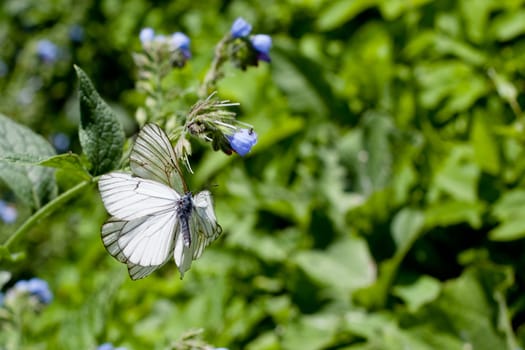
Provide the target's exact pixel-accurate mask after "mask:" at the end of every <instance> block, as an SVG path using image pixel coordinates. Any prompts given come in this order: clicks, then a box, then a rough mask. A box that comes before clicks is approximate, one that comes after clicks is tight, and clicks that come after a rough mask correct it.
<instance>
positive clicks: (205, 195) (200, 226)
mask: <svg viewBox="0 0 525 350" xmlns="http://www.w3.org/2000/svg"><path fill="white" fill-rule="evenodd" d="M189 224H190V234H191V245H190V246H189V247H187V246H185V244H184V239H183V234H182V232H179V233H178V235H177V237H176V238H175V248H174V250H173V254H174V259H175V263H176V264H177V267H178V268H179V272H180V275H181V279H182V278H183V277H184V273H185V272H186V271H188V270H189V269H190V267H191V263H192V261H193V260H196V259H198V258H199V257H200V256H201V255H202V252H203V251H204V248H206V247H207V246H208V245H209V244H210V243H211V242H213V241H214V240H215V239H217V237H219V235H220V234H221V232H222V228H221V226H220V225H219V224H218V223H217V219H216V217H215V211H214V210H213V201H212V197H211V194H210V192H209V191H202V192H199V193H198V194H197V195H196V196H195V197H194V198H193V205H192V214H191V217H190V222H189Z"/></svg>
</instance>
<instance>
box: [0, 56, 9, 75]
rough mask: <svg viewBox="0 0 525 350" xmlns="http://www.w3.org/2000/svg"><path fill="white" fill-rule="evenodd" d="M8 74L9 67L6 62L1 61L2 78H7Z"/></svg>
mask: <svg viewBox="0 0 525 350" xmlns="http://www.w3.org/2000/svg"><path fill="white" fill-rule="evenodd" d="M8 72H9V67H8V66H7V64H6V63H5V62H4V61H2V60H0V78H2V77H5V76H6V75H7V73H8Z"/></svg>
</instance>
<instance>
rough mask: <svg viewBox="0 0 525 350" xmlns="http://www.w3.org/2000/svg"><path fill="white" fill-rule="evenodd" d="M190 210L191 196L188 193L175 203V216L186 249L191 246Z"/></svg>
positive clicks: (191, 208) (191, 207) (191, 206)
mask: <svg viewBox="0 0 525 350" xmlns="http://www.w3.org/2000/svg"><path fill="white" fill-rule="evenodd" d="M192 210H193V196H192V194H191V192H188V193H186V194H185V195H184V196H182V197H181V198H180V199H179V200H178V201H177V215H178V217H179V221H180V232H181V234H182V237H183V239H184V245H185V246H186V247H189V246H190V245H191V234H190V219H191V212H192Z"/></svg>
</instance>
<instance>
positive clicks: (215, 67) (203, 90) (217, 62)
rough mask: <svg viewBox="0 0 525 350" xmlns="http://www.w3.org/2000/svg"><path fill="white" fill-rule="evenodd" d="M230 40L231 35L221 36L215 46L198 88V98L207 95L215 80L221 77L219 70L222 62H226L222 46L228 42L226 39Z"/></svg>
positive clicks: (215, 82)
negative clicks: (211, 59)
mask: <svg viewBox="0 0 525 350" xmlns="http://www.w3.org/2000/svg"><path fill="white" fill-rule="evenodd" d="M230 40H231V36H230V35H229V34H228V35H226V36H225V37H224V38H222V39H221V41H219V43H218V44H217V46H216V47H215V57H213V62H212V63H211V67H210V69H209V70H208V73H206V77H205V78H204V82H203V83H202V85H201V87H200V89H199V97H200V98H206V97H208V94H209V93H210V90H212V89H213V88H214V87H215V85H216V84H217V80H219V78H220V77H221V72H220V70H221V67H222V65H223V63H224V62H226V55H225V53H224V47H225V46H226V43H228V41H230Z"/></svg>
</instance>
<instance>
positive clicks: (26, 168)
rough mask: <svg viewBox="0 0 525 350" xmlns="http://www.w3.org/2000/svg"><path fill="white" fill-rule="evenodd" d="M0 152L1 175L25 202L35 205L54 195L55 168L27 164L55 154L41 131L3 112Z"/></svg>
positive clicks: (28, 204)
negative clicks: (39, 133)
mask: <svg viewBox="0 0 525 350" xmlns="http://www.w3.org/2000/svg"><path fill="white" fill-rule="evenodd" d="M0 154H2V158H4V161H0V178H1V179H2V180H3V181H4V183H5V184H6V186H8V187H9V188H10V189H11V190H12V191H13V192H14V193H15V195H16V196H17V197H18V198H19V199H20V200H21V201H22V202H23V203H24V204H25V205H27V206H28V207H30V208H32V209H38V208H40V207H41V206H43V205H44V204H45V203H47V202H48V201H49V200H50V199H52V198H53V197H55V196H56V193H57V187H56V183H55V177H54V171H53V170H52V169H46V168H42V167H38V166H35V165H29V164H30V163H31V161H30V160H37V159H39V160H40V159H42V158H44V157H45V158H47V157H49V156H52V155H54V154H55V151H54V149H53V147H52V146H51V145H50V144H49V143H48V142H47V141H46V140H45V139H44V138H43V137H41V136H40V135H37V134H35V133H34V132H33V131H31V130H30V129H29V128H27V127H25V126H23V125H20V124H17V123H16V122H14V121H12V120H11V119H9V118H7V117H6V116H4V115H2V114H0ZM17 159H18V160H19V164H17V162H18V161H17ZM5 160H9V161H5Z"/></svg>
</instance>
